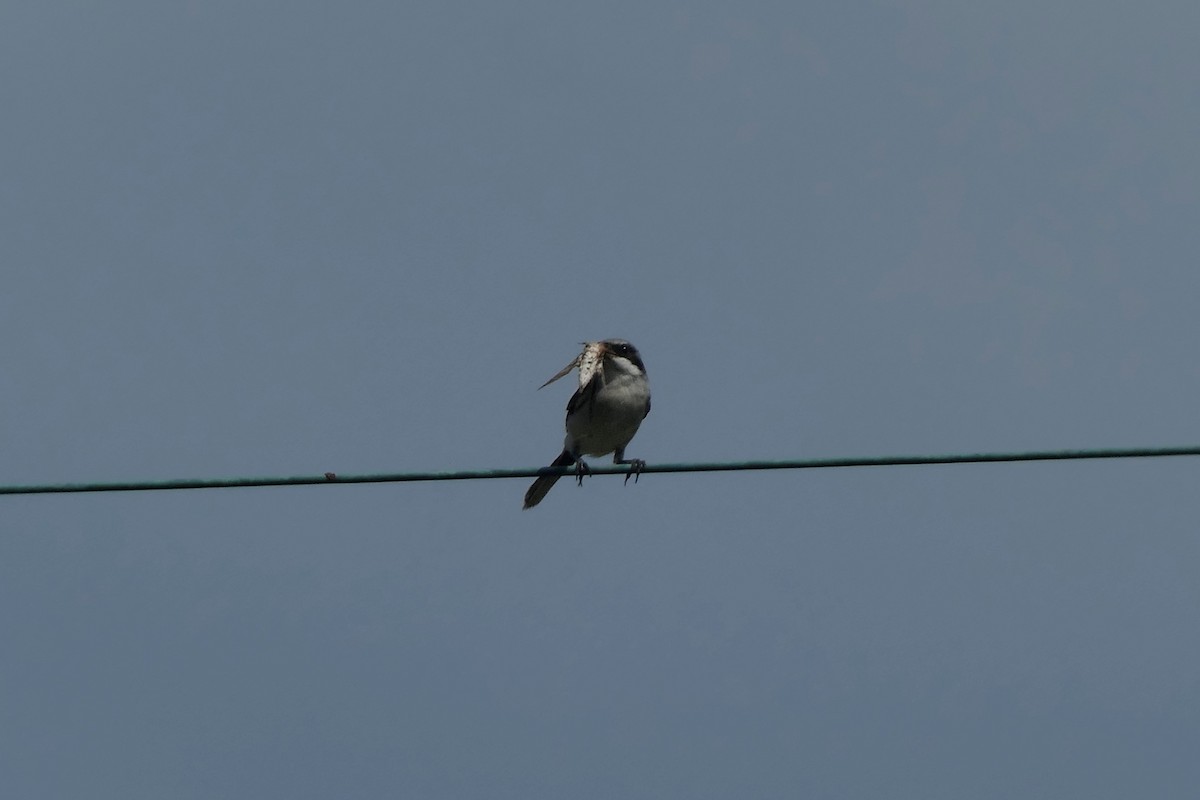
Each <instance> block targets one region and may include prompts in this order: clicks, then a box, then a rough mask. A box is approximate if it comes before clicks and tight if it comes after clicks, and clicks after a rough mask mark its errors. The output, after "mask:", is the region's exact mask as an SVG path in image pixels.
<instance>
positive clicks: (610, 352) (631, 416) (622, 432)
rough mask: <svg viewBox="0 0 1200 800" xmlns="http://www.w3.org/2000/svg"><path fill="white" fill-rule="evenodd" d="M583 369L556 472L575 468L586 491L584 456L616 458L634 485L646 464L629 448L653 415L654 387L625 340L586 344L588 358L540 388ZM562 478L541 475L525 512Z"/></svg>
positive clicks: (579, 359) (554, 465)
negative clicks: (630, 453)
mask: <svg viewBox="0 0 1200 800" xmlns="http://www.w3.org/2000/svg"><path fill="white" fill-rule="evenodd" d="M575 367H579V388H578V389H576V390H575V394H573V395H572V396H571V399H570V401H569V402H568V403H567V420H566V429H567V435H566V438H565V439H564V440H563V449H562V453H560V454H559V456H558V458H556V459H554V462H553V463H551V465H550V467H551V468H561V467H567V466H570V465H571V464H574V465H575V478H576V480H577V481H578V482H579V485H580V486H582V485H583V476H584V475H586V474H587V473H588V471H589V470H588V466H587V464H586V463H584V461H583V456H585V455H587V456H605V455H608V454H609V453H612V454H613V463H614V464H628V465H629V473H628V474H627V475H626V476H625V482H626V483H629V477H630V475H632V476H634V483H637V478H638V476H639V475H640V474H641V471H642V469H643V468H644V467H645V466H646V462H645V461H643V460H642V459H640V458H630V459H627V458H625V448H626V447H627V446H628V445H629V442H630V440H631V439H633V436H634V434H635V433H637V431H638V427H639V426H641V424H642V420H643V419H645V418H646V415H647V414H649V413H650V381H649V379H648V378H647V377H646V365H645V364H644V363H642V357H641V354H640V353H638V351H637V348H636V347H634V346H633V345H632V344H630V343H629V342H627V341H625V340H624V339H604V340H602V341H599V342H585V343H584V349H583V352H582V353H580V354H579V355H578V356H576V358H575V360H574V361H572V362H571V363H570V364H568V365H567V366H566V367H564V368H563V370H562V371H561V372H559V373H558V374H557V375H555V376H554V377H553V378H551V379H550V380H548V381H546V382H545V383H543V384H542V385H541V386H539V387H538V388H539V389H541V388H545V387H546V386H549V385H550V384H551V383H554V381H556V380H558V379H559V378H561V377H562V376H564V375H566V374H567V373H569V372H570V371H571V370H572V369H574V368H575ZM560 477H561V474H559V473H554V474H548V475H539V476H538V478H537V480H535V481H534V482H533V484H532V485H530V487H529V490H528V491H526V492H525V505H524V508H526V509H528V508H533V507H534V506H536V505H537V504H538V503H540V502H542V498H544V497H545V496H546V493H547V492H549V491H550V489H551V488H552V487H553V486H554V484H555V483H556V482H557V481H558V479H559V478H560Z"/></svg>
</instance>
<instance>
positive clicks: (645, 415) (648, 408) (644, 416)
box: [642, 397, 650, 419]
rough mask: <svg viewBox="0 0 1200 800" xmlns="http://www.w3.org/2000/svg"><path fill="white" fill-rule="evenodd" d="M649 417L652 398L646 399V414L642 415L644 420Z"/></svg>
mask: <svg viewBox="0 0 1200 800" xmlns="http://www.w3.org/2000/svg"><path fill="white" fill-rule="evenodd" d="M648 416H650V398H649V397H647V398H646V413H645V414H642V419H645V418H646V417H648Z"/></svg>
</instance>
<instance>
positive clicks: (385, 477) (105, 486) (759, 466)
mask: <svg viewBox="0 0 1200 800" xmlns="http://www.w3.org/2000/svg"><path fill="white" fill-rule="evenodd" d="M1167 456H1200V446H1193V447H1150V448H1128V449H1105V450H1040V451H1038V450H1035V451H1031V452H1025V453H968V454H951V455H919V456H879V457H871V458H818V459H808V460H802V461H734V462H716V463H699V464H648V465H646V467H645V468H643V469H642V474H643V475H647V474H651V473H662V472H738V471H743V470H776V469H832V468H834V467H901V466H916V465H922V464H924V465H933V464H994V463H1001V462H1012V461H1079V460H1085V459H1110V458H1163V457H1167ZM554 472H557V473H559V474H561V475H574V474H575V472H574V469H573V468H571V467H563V468H561V469H558V468H552V467H542V468H540V469H489V470H467V471H460V472H397V473H378V474H369V475H337V474H334V473H332V472H327V473H325V474H323V475H298V476H295V477H290V478H286V477H285V478H208V479H203V478H202V479H197V480H188V479H185V480H162V481H119V482H112V483H63V484H41V485H29V486H0V495H3V494H75V493H81V492H141V491H159V490H165V489H234V488H247V487H253V486H315V485H317V484H346V483H401V482H408V481H469V480H485V479H490V478H534V477H537V476H538V475H545V474H547V473H554ZM628 472H629V467H627V466H611V465H610V466H594V467H592V468H591V470H590V473H589V474H592V475H625V474H628Z"/></svg>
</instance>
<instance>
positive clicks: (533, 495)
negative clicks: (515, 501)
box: [522, 450, 575, 508]
mask: <svg viewBox="0 0 1200 800" xmlns="http://www.w3.org/2000/svg"><path fill="white" fill-rule="evenodd" d="M574 463H575V457H574V456H572V455H571V454H570V453H568V452H567V451H566V450H563V451H562V453H560V454H559V456H558V458H556V459H554V463H553V464H551V465H550V466H551V467H569V466H571V465H572V464H574ZM561 477H562V476H561V475H539V476H538V479H537V480H535V481H534V482H533V483H532V484H530V486H529V491H527V492H525V505H524V506H522V508H533V507H534V506H536V505H537V504H538V503H540V502H542V498H543V497H545V496H546V495H547V494H548V493H549V492H550V489H551V488H553V486H554V484H555V483H556V482H557V481H558V479H559V478H561Z"/></svg>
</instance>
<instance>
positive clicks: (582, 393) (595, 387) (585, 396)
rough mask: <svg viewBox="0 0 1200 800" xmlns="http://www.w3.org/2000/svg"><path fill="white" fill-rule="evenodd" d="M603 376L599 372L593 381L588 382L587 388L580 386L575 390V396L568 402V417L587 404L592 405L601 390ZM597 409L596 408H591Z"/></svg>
mask: <svg viewBox="0 0 1200 800" xmlns="http://www.w3.org/2000/svg"><path fill="white" fill-rule="evenodd" d="M601 378H602V374H601V373H600V372H599V371H597V372H596V374H595V375H593V376H592V379H591V380H590V381H588V382H587V386H580V387H579V388H578V389H576V390H575V394H573V395H571V399H570V400H568V401H567V416H568V417H569V416H571V414H573V413H575V411H576V409H578V408H580V407H581V406H582V405H583V404H585V403H589V404H590V403H591V401H592V398H593V397H594V396H595V395H596V392H597V391H599V390H600V386H601ZM590 407H591V408H595V406H594V405H593V406H590Z"/></svg>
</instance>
